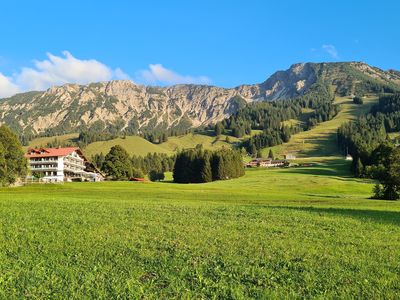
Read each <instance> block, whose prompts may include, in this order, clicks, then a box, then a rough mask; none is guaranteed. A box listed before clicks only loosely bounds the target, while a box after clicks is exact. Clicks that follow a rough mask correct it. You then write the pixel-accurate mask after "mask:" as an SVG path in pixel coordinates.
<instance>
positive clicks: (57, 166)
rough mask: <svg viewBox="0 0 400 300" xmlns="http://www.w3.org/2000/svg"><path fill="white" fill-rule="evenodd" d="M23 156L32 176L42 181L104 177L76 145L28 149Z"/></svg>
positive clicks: (85, 179) (101, 178)
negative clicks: (26, 160)
mask: <svg viewBox="0 0 400 300" xmlns="http://www.w3.org/2000/svg"><path fill="white" fill-rule="evenodd" d="M25 157H26V158H27V159H28V166H29V169H30V171H31V173H32V176H33V177H36V178H41V180H42V181H44V182H64V181H101V180H103V179H104V177H103V176H102V174H101V173H100V172H99V171H98V170H97V169H96V167H95V166H94V165H93V164H92V163H90V162H89V161H88V160H87V159H86V157H85V156H84V155H83V153H82V151H81V150H80V149H79V148H77V147H68V148H39V149H29V150H28V152H27V153H26V154H25Z"/></svg>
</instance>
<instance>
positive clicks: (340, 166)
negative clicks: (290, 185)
mask: <svg viewBox="0 0 400 300" xmlns="http://www.w3.org/2000/svg"><path fill="white" fill-rule="evenodd" d="M286 172H287V173H293V174H305V175H316V176H335V177H342V178H351V177H352V175H351V172H350V162H348V161H345V160H342V159H337V160H332V161H329V162H328V163H318V164H314V165H312V166H310V167H298V168H289V169H287V170H286Z"/></svg>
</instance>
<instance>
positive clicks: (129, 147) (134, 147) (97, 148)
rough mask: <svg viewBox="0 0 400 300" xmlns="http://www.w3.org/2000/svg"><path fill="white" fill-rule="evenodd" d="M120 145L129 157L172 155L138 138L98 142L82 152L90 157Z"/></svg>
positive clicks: (128, 137) (131, 137) (168, 151)
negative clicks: (148, 154) (152, 154)
mask: <svg viewBox="0 0 400 300" xmlns="http://www.w3.org/2000/svg"><path fill="white" fill-rule="evenodd" d="M115 145H120V146H122V147H124V148H125V149H126V151H128V153H129V154H130V155H132V154H136V155H141V156H144V155H146V154H147V153H153V152H157V153H166V154H172V151H170V150H168V149H165V148H162V147H160V146H159V145H155V144H152V143H150V142H149V141H147V140H145V139H144V138H141V137H139V136H127V137H126V138H117V139H113V140H109V141H100V142H94V143H91V144H89V145H88V146H87V147H85V148H84V149H83V150H84V152H85V154H86V155H87V156H88V157H90V156H92V155H94V154H96V153H101V152H103V154H106V153H108V151H110V149H111V147H112V146H115Z"/></svg>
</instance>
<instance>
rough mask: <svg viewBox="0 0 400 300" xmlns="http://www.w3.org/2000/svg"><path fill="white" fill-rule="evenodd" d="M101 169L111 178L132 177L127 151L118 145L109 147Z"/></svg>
mask: <svg viewBox="0 0 400 300" xmlns="http://www.w3.org/2000/svg"><path fill="white" fill-rule="evenodd" d="M102 170H103V171H104V172H105V173H106V174H107V175H108V176H110V177H112V178H113V179H117V180H120V179H129V178H131V177H132V162H131V159H130V157H129V154H128V152H127V151H126V150H125V149H124V148H122V147H121V146H119V145H116V146H114V147H112V148H111V149H110V152H108V154H107V155H106V156H105V158H104V163H103V168H102Z"/></svg>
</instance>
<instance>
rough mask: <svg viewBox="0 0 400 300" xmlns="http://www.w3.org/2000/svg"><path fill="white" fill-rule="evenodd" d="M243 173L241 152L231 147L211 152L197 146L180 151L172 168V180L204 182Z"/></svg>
mask: <svg viewBox="0 0 400 300" xmlns="http://www.w3.org/2000/svg"><path fill="white" fill-rule="evenodd" d="M243 175H244V167H243V162H242V156H241V153H240V152H239V151H236V150H231V149H222V150H218V151H214V152H212V151H208V150H203V149H202V148H201V147H198V148H196V149H189V150H184V151H181V152H179V153H178V154H177V156H176V160H175V165H174V169H173V178H174V182H177V183H204V182H211V181H215V180H227V179H232V178H238V177H241V176H243Z"/></svg>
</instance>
